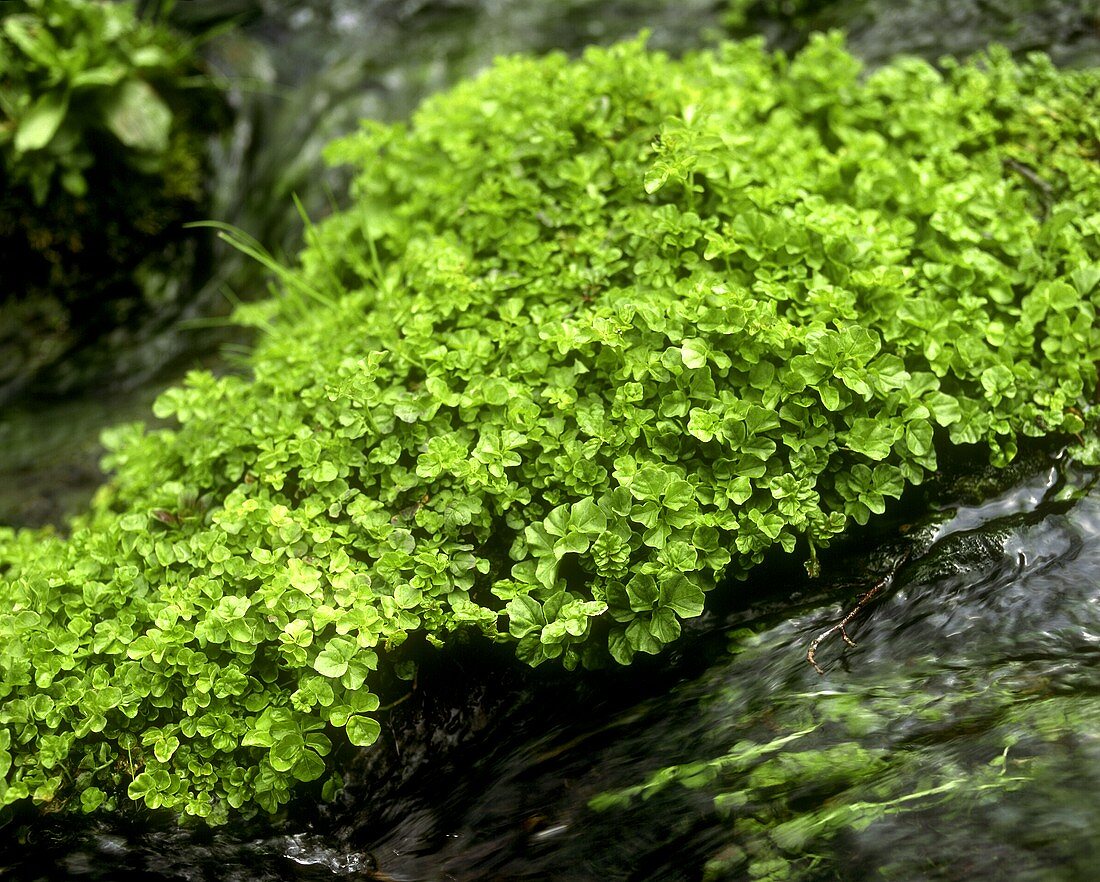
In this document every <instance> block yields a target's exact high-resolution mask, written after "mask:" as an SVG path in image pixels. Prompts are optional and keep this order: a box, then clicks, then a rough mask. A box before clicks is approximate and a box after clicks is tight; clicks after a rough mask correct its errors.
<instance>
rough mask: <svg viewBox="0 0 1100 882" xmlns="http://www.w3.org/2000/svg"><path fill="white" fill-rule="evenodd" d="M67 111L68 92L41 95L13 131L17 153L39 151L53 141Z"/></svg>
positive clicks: (57, 90)
mask: <svg viewBox="0 0 1100 882" xmlns="http://www.w3.org/2000/svg"><path fill="white" fill-rule="evenodd" d="M68 109H69V92H68V90H59V89H55V90H53V91H50V92H46V93H45V94H44V95H42V96H41V97H40V98H39V99H38V100H37V101H36V102H35V103H34V104H33V105H32V106H31V108H30V110H28V111H27V112H26V114H25V115H24V116H23V118H22V119H21V120H19V126H18V128H16V130H15V142H14V143H15V149H16V151H17V152H19V153H27V152H28V151H31V150H41V149H42V148H43V147H45V146H46V145H48V144H49V143H50V141H52V140H53V136H54V135H56V134H57V130H58V129H59V128H60V127H61V123H62V122H63V121H64V119H65V114H66V112H67V111H68Z"/></svg>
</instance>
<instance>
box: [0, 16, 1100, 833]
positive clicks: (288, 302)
mask: <svg viewBox="0 0 1100 882" xmlns="http://www.w3.org/2000/svg"><path fill="white" fill-rule="evenodd" d="M1098 85H1100V77H1098V75H1097V73H1096V72H1078V73H1062V72H1059V71H1057V70H1055V69H1053V68H1052V67H1051V65H1050V64H1049V63H1048V62H1046V61H1044V60H1043V59H1042V58H1039V57H1036V58H1033V59H1031V60H1029V61H1028V62H1027V63H1026V64H1023V65H1018V64H1016V63H1015V62H1013V61H1012V60H1011V59H1010V58H1009V57H1007V55H1005V54H1001V53H996V52H994V53H991V54H990V55H988V56H986V57H983V58H980V59H977V60H976V61H974V62H973V63H969V64H965V65H951V66H949V67H948V68H947V69H946V70H944V71H942V72H941V71H937V70H936V69H934V68H932V67H930V66H929V65H927V64H924V63H921V62H916V61H899V62H897V63H895V64H892V65H890V66H888V67H885V68H883V69H881V70H878V71H876V72H875V73H873V74H871V75H869V76H863V75H862V74H861V72H860V66H859V63H858V62H857V61H856V60H855V59H854V58H852V57H851V56H850V55H848V54H847V53H846V52H845V50H844V49H843V46H842V45H841V41H840V40H839V38H836V37H827V38H818V39H815V40H814V41H813V42H812V43H811V44H810V46H809V47H808V48H807V49H806V50H805V51H803V52H802V53H801V54H800V55H799V56H797V57H795V58H791V59H788V58H786V57H784V56H782V55H772V54H769V53H768V52H766V51H765V50H764V49H763V47H762V45H761V44H760V43H758V42H747V43H728V44H725V45H722V46H720V47H719V48H717V49H715V50H714V51H709V52H705V53H701V54H697V55H692V56H689V57H687V58H684V59H683V60H672V59H670V58H668V57H666V56H664V55H661V54H659V53H653V52H649V51H647V50H646V48H645V47H644V44H643V43H642V42H634V43H630V44H626V45H621V46H618V47H615V48H612V49H610V50H591V51H589V52H588V53H586V54H585V56H584V57H583V59H581V60H578V61H570V60H569V59H567V58H565V57H563V56H559V55H551V56H549V57H546V58H543V59H537V60H536V59H530V58H510V59H505V60H502V61H500V62H499V63H498V64H497V65H496V66H495V67H493V68H492V69H491V70H490V71H488V72H486V73H485V74H484V75H482V76H480V77H479V78H477V79H475V80H473V81H470V82H467V83H465V84H462V85H460V86H458V87H457V88H456V89H454V90H453V91H451V92H449V93H447V94H444V95H440V96H438V97H436V98H434V99H432V100H430V101H428V102H426V103H425V104H424V105H423V106H422V107H421V109H420V110H419V111H418V112H417V113H416V114H415V115H414V117H413V118H412V120H411V121H410V122H409V123H408V124H407V125H381V124H376V123H371V124H368V125H366V126H365V128H364V131H363V132H362V133H361V134H359V135H356V136H354V137H352V138H349V139H347V140H345V141H343V142H341V143H339V144H337V145H335V146H334V147H333V148H332V154H331V155H332V159H333V160H334V161H339V162H351V163H354V164H356V165H357V167H358V168H359V173H358V176H357V178H356V180H355V184H354V186H353V188H352V194H351V199H350V204H349V206H348V207H347V208H346V209H345V210H343V211H340V212H338V213H336V214H335V215H333V216H332V217H331V218H329V219H327V220H326V221H325V222H324V223H322V224H321V225H319V226H318V227H316V228H313V229H311V230H310V231H309V236H308V244H307V246H306V248H305V249H304V251H303V253H302V255H301V260H300V264H299V266H298V267H296V268H294V269H280V271H279V272H280V275H281V277H282V280H283V282H284V285H285V296H283V297H281V298H275V299H272V300H269V301H266V302H263V303H260V304H257V305H253V306H251V307H248V308H247V309H245V310H243V311H242V313H241V317H242V320H245V321H249V322H252V323H254V324H256V325H257V326H258V327H260V328H261V329H262V331H263V333H262V334H261V337H260V340H259V343H258V345H257V346H256V348H255V351H254V353H253V355H252V356H251V358H250V360H249V362H248V371H247V373H246V374H243V375H229V376H222V377H215V376H212V375H211V374H209V373H205V372H195V373H193V374H191V375H190V376H189V377H188V379H187V381H186V383H184V384H183V385H182V386H181V387H179V388H176V389H172V390H170V391H168V392H166V393H165V394H164V395H163V396H162V397H161V398H160V400H159V401H158V403H157V405H156V409H155V410H156V415H157V417H159V418H160V419H162V420H169V421H171V425H170V427H168V428H155V429H144V428H142V427H141V426H136V425H135V426H127V427H123V428H120V429H118V430H116V431H114V432H113V433H111V434H110V435H109V436H108V438H107V442H108V445H109V447H110V449H111V453H110V455H109V457H108V460H107V465H108V467H109V468H110V469H111V470H112V472H113V474H114V477H113V478H112V480H111V482H110V483H109V484H108V485H107V486H106V487H105V488H104V489H103V491H102V492H101V493H100V495H99V497H98V498H97V500H96V502H95V504H94V506H93V507H92V509H91V510H90V511H89V512H88V513H87V515H85V516H84V517H82V518H80V519H79V520H78V521H77V522H76V523H75V524H74V525H73V529H72V533H71V535H70V536H69V537H68V538H64V539H63V538H59V537H55V536H51V535H44V534H28V533H18V534H15V533H10V532H9V533H6V534H2V538H0V561H3V564H2V565H3V567H4V569H3V570H2V571H0V593H2V595H3V600H4V602H3V604H2V606H0V609H2V612H0V672H2V679H0V725H2V726H3V727H4V728H3V731H4V732H6V736H5V737H6V738H7V741H6V742H5V743H6V746H5V747H4V748H3V749H2V751H0V758H2V762H0V770H2V771H3V773H4V776H5V777H4V784H3V785H2V787H0V800H2V801H3V802H6V803H11V802H14V801H16V800H19V799H23V798H25V797H28V796H30V797H33V798H34V799H35V800H37V801H39V802H49V801H51V800H52V801H73V800H77V799H79V802H80V804H81V805H83V806H84V807H85V808H95V807H96V806H98V805H99V804H101V803H105V804H108V805H110V804H113V801H114V800H116V799H117V798H119V795H120V794H122V793H126V794H128V795H129V797H130V798H132V799H137V800H142V801H144V802H145V803H146V804H147V805H149V806H154V807H155V806H167V807H169V808H172V809H175V810H177V811H181V812H186V813H190V814H196V815H201V816H206V817H209V818H211V819H214V820H224V819H225V818H226V817H227V814H228V812H229V810H230V809H239V808H242V807H247V806H253V805H258V806H260V807H262V808H264V809H267V810H274V809H275V808H276V807H277V806H278V805H279V804H280V803H282V802H284V801H285V800H286V799H287V798H288V795H289V793H290V788H291V786H292V784H293V783H294V781H296V780H303V781H308V780H313V779H317V778H319V777H320V776H322V775H324V773H325V770H326V764H325V757H326V756H327V755H328V754H329V753H330V750H331V748H332V745H333V738H335V737H340V738H343V737H347V738H349V739H350V740H351V742H352V743H354V744H362V745H366V744H370V743H371V742H372V741H373V740H374V739H375V738H377V736H378V734H379V723H378V721H377V713H376V711H377V708H378V706H379V700H380V699H379V690H380V688H381V685H380V684H382V683H383V682H384V677H386V676H389V675H391V674H394V673H396V674H397V675H399V676H408V675H409V673H410V671H409V668H408V660H407V659H404V658H402V656H401V651H400V649H399V647H400V646H401V645H402V644H403V643H404V642H405V641H406V640H407V639H408V638H409V637H410V636H412V635H421V636H423V637H424V638H426V639H427V640H428V641H429V642H433V643H438V642H439V641H441V640H444V639H446V638H447V636H448V635H449V634H451V633H453V632H456V631H473V632H480V633H482V634H484V635H487V636H488V637H489V638H491V639H494V640H499V641H507V642H512V643H514V644H515V646H516V651H517V653H518V655H519V656H520V657H521V658H522V659H524V660H526V661H527V662H529V663H531V664H539V663H541V662H544V661H546V660H547V659H560V660H561V662H562V663H564V664H565V665H566V666H567V667H573V666H575V665H578V664H580V663H582V662H583V663H586V664H600V663H603V662H604V661H605V660H608V659H613V660H614V661H616V662H619V663H623V664H626V663H628V662H630V661H631V659H632V658H633V656H634V655H635V654H636V653H638V652H643V653H656V652H658V651H660V649H661V647H662V646H664V645H666V644H667V643H669V642H670V641H672V640H675V639H676V637H677V636H678V635H679V633H680V630H681V623H682V621H683V620H684V619H688V618H691V617H693V616H697V615H699V614H700V612H701V611H702V609H703V604H704V597H705V594H706V592H707V591H709V590H711V589H712V588H713V587H714V586H715V585H716V584H717V583H718V582H719V581H720V580H723V579H728V578H729V577H740V576H744V575H746V574H747V573H748V572H749V571H750V570H751V569H752V567H753V566H754V565H755V564H757V563H758V562H760V561H761V560H762V559H763V557H764V555H765V554H767V553H768V552H770V551H773V550H777V549H783V550H785V551H787V552H793V553H798V554H800V555H803V556H804V557H806V558H807V559H808V560H810V561H812V560H813V556H814V549H815V548H816V547H821V546H823V545H825V544H827V543H828V542H830V541H831V540H832V539H833V538H834V537H835V536H837V535H838V534H840V533H841V532H842V531H843V530H844V529H845V527H846V526H847V525H848V524H850V523H851V522H857V523H864V522H865V521H866V520H867V519H868V518H869V517H870V516H871V515H872V514H874V513H878V512H882V511H883V509H884V506H885V505H886V504H887V501H888V500H889V499H891V498H896V497H897V496H899V495H900V493H901V492H902V489H903V488H904V487H905V486H906V484H911V483H916V482H919V481H921V480H922V478H923V477H924V476H925V475H926V474H927V473H928V472H929V471H930V470H932V469H934V468H935V467H936V456H937V447H941V446H942V445H947V444H953V445H966V444H981V445H984V446H985V447H986V448H988V450H989V451H990V453H991V456H992V457H993V459H994V460H995V461H996V462H999V463H1004V462H1007V461H1008V460H1010V459H1011V458H1012V457H1013V455H1014V452H1015V450H1016V443H1017V439H1018V438H1019V437H1020V436H1021V435H1035V436H1040V435H1058V436H1066V437H1071V436H1075V435H1080V440H1081V442H1082V444H1083V445H1084V446H1083V447H1082V448H1081V455H1082V456H1088V455H1091V456H1092V458H1093V459H1095V458H1096V454H1097V447H1096V444H1095V435H1094V432H1093V429H1092V427H1091V423H1092V421H1093V419H1094V417H1095V408H1094V405H1093V404H1092V402H1093V400H1094V396H1095V394H1096V390H1097V376H1096V363H1097V360H1098V357H1100V330H1098V328H1097V325H1096V309H1097V306H1098V304H1100V285H1098V282H1100V204H1098V198H1100V197H1098V194H1100V187H1098V184H1100V171H1098V169H1100V166H1098V164H1097V154H1096V144H1097V140H1096V139H1097V134H1098V129H1097V126H1098V122H1097V119H1096V116H1095V114H1094V113H1093V108H1094V107H1095V100H1096V96H1097V89H1098ZM241 244H242V246H243V247H245V248H247V249H250V250H255V249H254V246H253V245H252V244H250V243H248V242H247V241H242V242H241ZM731 590H733V589H732V588H731ZM340 730H343V732H341V731H340Z"/></svg>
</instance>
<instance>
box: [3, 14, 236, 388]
mask: <svg viewBox="0 0 1100 882" xmlns="http://www.w3.org/2000/svg"><path fill="white" fill-rule="evenodd" d="M197 74H198V68H197V61H196V57H195V54H194V47H193V46H192V45H191V43H190V42H189V41H186V40H184V39H182V38H181V37H179V36H178V35H176V34H174V33H172V32H170V31H168V30H167V29H165V28H163V27H156V26H153V25H150V24H148V23H146V22H143V21H141V20H139V19H138V18H137V17H136V16H135V13H134V8H133V5H132V4H131V3H108V2H97V0H17V2H11V3H4V4H3V5H2V6H0V261H2V262H3V263H4V265H5V266H6V267H7V269H6V271H5V290H4V291H3V293H2V294H0V397H2V392H3V388H4V386H5V384H6V383H9V382H15V381H17V380H18V379H20V377H21V376H23V377H25V376H26V375H28V374H30V373H32V372H33V371H35V370H36V369H38V368H39V367H41V366H45V365H48V364H49V363H50V362H51V361H54V360H55V359H57V358H58V357H59V356H60V355H62V354H64V353H65V352H66V351H67V350H69V349H71V348H72V347H73V346H75V345H77V344H79V343H80V342H81V341H82V339H83V338H85V337H88V336H94V335H95V334H96V333H99V332H101V331H103V330H106V329H109V328H110V327H112V326H114V325H115V324H121V323H123V321H125V320H132V319H133V315H134V313H135V312H137V311H138V308H139V307H138V305H139V304H140V302H141V298H142V296H143V295H144V292H143V291H142V290H141V289H142V280H143V278H144V277H149V276H155V274H156V273H157V272H158V271H163V270H164V267H166V266H170V265H172V264H173V263H174V261H176V260H178V259H179V253H180V252H181V251H182V250H183V249H182V245H181V239H182V238H183V237H182V236H181V234H180V225H181V223H182V222H183V221H187V220H193V219H196V217H197V216H198V212H199V210H200V208H199V207H200V205H201V204H202V203H203V201H204V199H205V194H204V190H205V184H204V178H205V174H206V167H207V163H206V148H205V137H206V133H205V130H206V129H207V128H208V127H209V125H210V123H211V122H212V120H213V117H214V115H215V109H216V108H217V105H218V102H217V100H215V99H213V97H212V94H213V93H212V91H211V90H210V88H209V86H208V85H205V83H204V81H202V80H201V78H199V77H197ZM163 287H164V286H163V285H162V286H161V288H162V289H163ZM155 294H156V296H159V297H161V298H164V297H165V296H166V295H165V293H164V291H163V290H160V291H158V292H155Z"/></svg>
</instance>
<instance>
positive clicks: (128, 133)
mask: <svg viewBox="0 0 1100 882" xmlns="http://www.w3.org/2000/svg"><path fill="white" fill-rule="evenodd" d="M103 110H104V122H105V123H106V125H107V128H108V129H109V130H110V131H111V132H112V133H113V134H114V136H115V137H116V138H118V139H119V141H121V142H122V143H123V144H125V145H126V146H127V147H132V148H133V149H135V150H143V151H145V152H148V153H163V152H164V151H165V150H167V149H168V133H169V132H170V131H171V128H172V111H171V110H169V109H168V105H167V104H165V103H164V101H162V100H161V98H160V96H159V95H157V93H156V92H155V91H154V90H153V87H152V86H150V85H149V84H148V83H146V82H145V81H144V80H139V79H128V80H126V81H125V82H124V83H122V84H121V85H119V86H118V87H117V88H115V89H114V90H113V91H112V92H111V93H110V95H109V96H108V98H107V99H106V101H105V102H104V108H103Z"/></svg>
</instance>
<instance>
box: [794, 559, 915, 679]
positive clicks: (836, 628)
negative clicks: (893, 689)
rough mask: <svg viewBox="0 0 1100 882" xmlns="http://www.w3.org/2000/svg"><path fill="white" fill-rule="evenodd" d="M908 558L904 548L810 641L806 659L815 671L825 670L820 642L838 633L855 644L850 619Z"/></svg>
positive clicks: (888, 582)
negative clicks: (819, 660)
mask: <svg viewBox="0 0 1100 882" xmlns="http://www.w3.org/2000/svg"><path fill="white" fill-rule="evenodd" d="M908 558H909V551H908V550H906V552H905V554H903V555H902V556H901V558H900V559H899V560H898V562H897V563H896V564H894V566H893V568H892V569H891V570H890V572H888V573H887V574H886V575H885V576H883V577H882V578H881V579H879V580H878V581H877V582H876V583H875V584H874V585H872V586H871V588H870V590H868V591H865V592H864V593H863V594H862V595H861V596H860V598H859V600H857V601H856V605H855V606H853V607H852V609H851V610H849V612H848V614H847V615H846V616H844V618H843V619H841V620H840V621H839V622H837V623H836V624H835V625H833V626H832V627H831V628H829V629H828V630H826V631H822V632H821V633H820V634H818V635H817V636H816V637H815V638H814V639H813V640H812V641H811V642H810V646H809V649H807V650H806V661H808V662H809V663H810V664H811V665H813V667H814V670H815V671H817V672H818V673H819V674H821V675H822V676H824V674H825V671H824V670H823V669H822V668H821V666H820V665H819V664H818V663H817V649H818V647H819V646H821V644H822V643H824V642H825V641H826V640H828V639H829V638H830V637H832V636H833V634H840V637H841V639H842V640H843V641H844V642H845V643H846V644H848V645H849V646H855V645H856V643H855V641H854V640H853V639H852V638H851V637H849V636H848V630H847V628H848V625H849V624H851V622H852V620H853V619H854V618H855V617H856V616H858V615H859V614H860V613H861V612H863V610H864V608H865V607H866V606H867V604H869V603H870V602H871V601H872V600H874V599H875V598H876V597H877V596H878V595H879V593H881V591H882V589H883V588H885V587H886V586H887V585H889V584H890V583H891V582H892V581H893V580H894V576H895V575H897V572H898V570H899V569H901V565H902V564H903V563H905V561H906V560H908Z"/></svg>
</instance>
